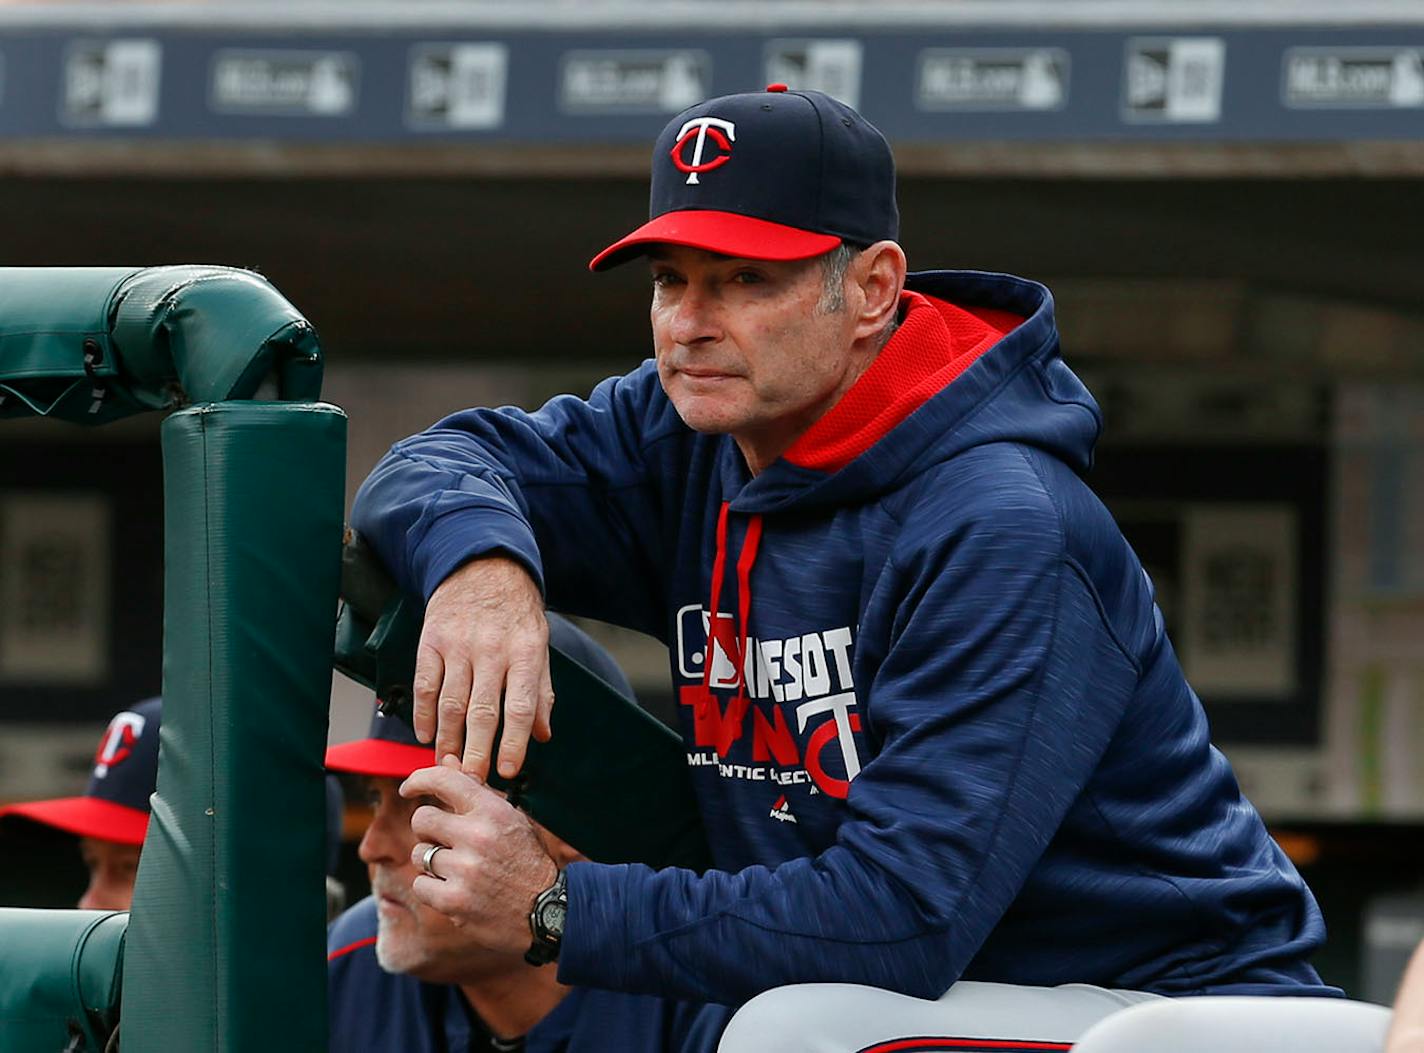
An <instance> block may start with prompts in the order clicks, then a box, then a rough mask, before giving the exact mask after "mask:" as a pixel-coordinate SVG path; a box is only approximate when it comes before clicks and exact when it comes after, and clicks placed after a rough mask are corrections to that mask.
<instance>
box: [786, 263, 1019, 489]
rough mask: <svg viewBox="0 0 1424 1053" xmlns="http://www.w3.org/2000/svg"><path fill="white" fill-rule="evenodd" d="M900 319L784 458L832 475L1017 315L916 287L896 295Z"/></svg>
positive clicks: (972, 357) (1013, 322)
mask: <svg viewBox="0 0 1424 1053" xmlns="http://www.w3.org/2000/svg"><path fill="white" fill-rule="evenodd" d="M900 303H901V309H902V311H903V312H904V321H902V322H901V323H900V327H899V328H898V329H897V330H895V335H894V336H892V337H891V338H890V342H889V343H888V344H886V345H885V347H884V348H883V349H882V350H881V352H880V354H878V355H877V356H876V357H875V361H874V362H872V363H871V364H870V368H869V369H867V370H866V371H865V372H864V373H863V374H862V375H861V377H860V379H858V380H857V381H856V382H855V383H854V384H853V385H852V386H851V389H850V390H849V391H847V392H846V393H845V395H843V396H842V397H841V400H840V401H839V402H837V403H836V404H835V405H834V406H832V407H831V409H830V410H829V412H827V413H826V414H825V416H823V417H822V418H821V419H820V420H818V421H816V423H814V424H812V425H811V427H810V428H808V429H807V430H806V431H805V433H803V434H802V435H801V437H800V438H798V439H797V440H796V441H795V442H794V443H792V444H791V446H790V448H789V449H787V451H786V452H785V453H784V454H783V455H782V456H783V457H785V459H786V460H787V461H789V462H791V463H792V464H794V465H797V466H799V467H801V468H812V469H815V470H816V471H821V472H837V471H840V469H842V468H844V467H845V466H846V465H848V464H850V462H851V461H853V460H855V459H856V458H857V457H859V456H860V455H861V454H862V453H864V452H865V451H866V450H868V449H870V447H872V446H874V445H875V444H876V443H877V442H879V441H880V440H881V439H882V438H884V437H885V436H886V435H887V434H889V432H890V431H891V430H892V429H893V428H894V427H895V426H896V425H897V424H899V423H900V422H901V421H903V420H904V419H905V418H906V417H908V416H909V415H910V414H911V413H913V412H915V410H917V409H919V408H920V407H921V406H923V405H924V404H925V403H926V402H927V401H929V400H930V399H931V398H933V397H934V396H935V395H937V394H938V393H939V392H940V391H942V390H943V389H944V388H946V387H948V386H949V385H950V384H951V383H953V382H954V381H955V379H957V378H958V377H959V375H960V374H961V373H963V372H964V371H965V370H966V369H968V368H969V367H970V366H971V365H973V364H974V361H975V360H976V359H977V358H978V357H979V356H980V355H982V354H983V353H984V352H985V351H987V350H989V348H991V347H993V346H994V345H995V344H997V343H998V342H999V341H1000V340H1002V339H1003V338H1004V336H1005V335H1007V334H1008V333H1009V332H1010V331H1012V330H1013V329H1015V328H1017V327H1018V326H1020V325H1022V324H1023V322H1024V319H1023V318H1022V317H1021V316H1020V315H1016V314H1012V313H1010V312H1008V311H997V310H993V309H992V308H987V307H959V306H956V305H955V304H952V303H948V302H946V301H944V300H936V299H933V298H931V297H928V296H925V295H923V294H921V293H916V292H908V291H907V292H905V293H903V294H902V295H901V299H900Z"/></svg>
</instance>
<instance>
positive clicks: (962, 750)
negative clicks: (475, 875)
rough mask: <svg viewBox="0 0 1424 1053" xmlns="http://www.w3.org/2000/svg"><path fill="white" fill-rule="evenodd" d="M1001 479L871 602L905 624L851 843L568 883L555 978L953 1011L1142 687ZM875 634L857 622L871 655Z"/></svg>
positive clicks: (1055, 545) (1077, 580)
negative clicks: (938, 1002)
mask: <svg viewBox="0 0 1424 1053" xmlns="http://www.w3.org/2000/svg"><path fill="white" fill-rule="evenodd" d="M1021 467H1022V466H1021ZM1002 483H1003V481H1002V480H997V481H996V482H994V483H991V484H990V486H991V487H992V491H993V492H992V493H987V494H986V495H984V496H985V498H986V499H985V500H983V501H980V502H976V503H977V504H978V505H979V506H980V507H979V509H978V510H977V511H975V510H974V509H970V510H967V511H966V510H965V509H964V508H963V507H962V505H961V506H960V507H959V508H958V509H957V510H956V515H955V516H953V517H948V516H943V515H940V514H939V513H936V516H934V517H921V521H926V520H927V521H929V522H933V521H934V519H935V518H938V519H939V522H940V523H946V522H952V523H953V525H951V526H948V527H944V526H939V527H935V528H934V529H937V530H940V531H947V532H946V533H942V534H941V535H940V536H938V537H934V538H931V539H929V540H927V541H922V542H919V543H915V542H911V543H909V544H906V545H902V546H901V548H900V550H899V556H898V558H896V559H894V560H892V563H893V564H894V565H893V566H892V567H891V569H889V570H888V571H887V574H888V575H890V578H891V580H890V582H889V584H888V585H886V587H887V588H888V589H889V593H888V594H887V595H886V596H884V597H882V598H881V599H882V600H883V601H884V602H878V601H877V602H872V607H873V608H878V609H881V610H888V611H893V612H895V613H893V614H892V615H889V616H887V617H888V618H889V619H890V620H891V621H892V622H893V624H892V625H890V627H889V631H888V632H886V633H884V634H883V635H881V636H880V637H879V639H880V640H881V641H882V642H881V643H879V647H880V648H882V649H883V653H882V654H878V655H867V654H862V653H858V654H857V668H861V667H862V662H864V663H865V667H866V668H870V669H873V670H875V675H874V679H873V682H872V683H871V686H870V689H869V692H868V697H867V696H863V697H862V698H861V705H862V706H864V707H866V708H865V711H866V712H867V714H868V716H869V720H870V725H871V726H870V731H871V734H872V736H873V737H874V738H875V739H878V740H879V741H880V750H879V752H878V753H877V754H876V755H875V757H874V758H873V759H872V760H870V761H869V762H868V763H866V764H865V765H864V767H863V769H862V771H861V773H860V775H859V776H858V777H857V778H856V779H855V780H854V781H853V782H852V783H851V786H850V792H849V796H848V798H847V800H846V805H847V809H848V814H847V818H846V820H845V821H844V822H843V823H842V824H841V826H840V827H839V829H838V831H837V835H836V841H835V843H834V844H833V845H832V846H831V847H830V848H829V849H827V850H826V851H824V852H822V853H821V854H820V855H819V856H817V857H815V858H804V859H793V860H790V861H788V862H785V863H783V864H781V865H780V866H777V867H775V868H767V867H761V866H754V867H750V868H748V869H746V870H743V871H741V872H739V873H726V872H717V871H713V872H709V873H707V874H704V875H701V876H699V875H696V874H693V873H690V872H688V871H686V870H676V869H670V870H664V871H660V872H654V871H652V870H649V869H647V868H645V867H641V866H603V865H597V864H588V863H580V864H575V865H573V866H571V867H570V868H569V915H568V917H569V923H568V930H567V932H566V934H565V938H564V948H563V952H562V954H561V964H560V971H559V978H560V980H561V981H563V982H565V983H574V984H589V985H595V986H607V987H614V988H616V989H622V990H629V991H647V992H656V993H659V994H663V995H668V996H674V997H688V998H694V997H695V998H702V999H705V1000H708V1001H713V1002H725V1003H731V1004H736V1003H740V1002H742V1001H745V1000H746V999H748V998H750V997H752V996H753V995H755V994H757V993H758V992H760V991H763V990H766V989H768V988H771V987H774V986H779V985H782V984H790V983H806V982H847V983H859V984H869V985H872V986H877V987H883V988H889V989H891V990H896V991H900V992H903V993H906V994H910V995H914V996H917V997H922V998H937V997H939V996H940V995H941V994H943V992H944V991H945V990H946V989H947V988H948V987H949V986H950V985H951V984H952V983H953V982H954V981H955V980H957V979H958V978H959V977H960V975H961V973H962V972H963V971H964V969H965V968H966V966H967V965H968V964H969V962H970V961H971V960H972V959H973V957H974V956H975V954H976V952H977V951H978V949H979V947H980V946H981V944H983V942H984V941H985V939H986V938H987V936H988V934H989V933H990V931H991V930H992V929H993V928H994V926H995V925H996V924H997V923H998V922H999V920H1000V919H1001V918H1002V916H1003V915H1004V913H1005V911H1006V910H1008V908H1009V905H1010V904H1011V903H1012V902H1013V900H1014V898H1015V897H1016V895H1017V894H1018V892H1019V890H1020V888H1021V887H1022V885H1023V883H1024V881H1025V879H1026V877H1027V875H1028V873H1029V871H1030V870H1031V869H1032V868H1033V867H1034V865H1035V863H1036V862H1037V860H1038V859H1039V857H1040V856H1041V854H1042V853H1043V851H1044V849H1045V848H1046V846H1047V845H1048V843H1049V841H1050V840H1051V839H1052V838H1053V836H1054V834H1055V832H1056V830H1057V829H1058V827H1059V825H1060V824H1061V822H1062V820H1063V817H1064V816H1065V814H1066V813H1067V811H1068V809H1069V807H1070V806H1071V805H1072V803H1073V802H1074V800H1075V799H1076V798H1077V797H1078V796H1079V794H1080V793H1081V791H1082V789H1083V787H1084V786H1085V785H1086V783H1087V781H1088V779H1089V778H1090V777H1091V775H1092V773H1093V771H1094V769H1095V767H1096V765H1097V763H1098V760H1099V758H1100V757H1101V755H1102V753H1103V752H1104V750H1105V748H1106V745H1107V743H1108V741H1109V739H1110V738H1111V736H1112V734H1113V731H1114V729H1115V727H1116V725H1117V722H1118V719H1119V715H1120V713H1121V710H1122V707H1123V705H1124V704H1125V699H1126V698H1128V697H1129V696H1130V693H1131V690H1132V685H1133V684H1134V682H1135V680H1136V675H1137V674H1136V669H1135V666H1134V663H1133V662H1132V661H1131V660H1130V659H1129V658H1128V657H1127V656H1126V654H1125V652H1124V650H1123V649H1122V648H1121V647H1120V646H1119V645H1118V643H1117V641H1116V639H1115V637H1114V635H1113V633H1112V632H1111V631H1110V629H1109V627H1108V626H1107V624H1106V623H1105V621H1104V619H1103V617H1102V615H1101V613H1100V608H1099V605H1098V604H1097V602H1096V600H1095V594H1094V592H1093V590H1092V589H1091V588H1089V586H1088V584H1087V582H1086V580H1085V578H1084V577H1083V576H1082V575H1081V574H1080V573H1079V572H1078V570H1077V568H1076V567H1075V566H1074V565H1073V563H1072V561H1071V560H1069V559H1067V558H1066V557H1065V555H1064V546H1063V541H1062V537H1063V534H1062V530H1061V528H1060V525H1059V521H1058V518H1057V514H1056V511H1055V509H1054V506H1053V503H1052V501H1051V500H1050V499H1049V497H1048V496H1047V495H1046V494H1044V493H1043V491H1042V490H1041V489H1040V490H1037V491H1036V492H1030V493H1028V494H1025V493H1024V492H1023V490H1022V489H1018V490H1015V489H1013V488H1006V487H1004V486H1003V485H1002ZM963 498H964V494H963V491H958V492H955V493H954V494H953V499H954V500H955V501H961V500H963ZM912 529H913V524H908V525H907V527H906V530H907V532H908V531H911V530H912ZM871 636H872V634H871V633H870V632H868V631H867V626H866V625H865V624H862V626H861V636H860V639H859V641H858V643H857V647H858V648H862V647H865V648H873V647H875V646H876V643H875V641H874V640H873V639H871Z"/></svg>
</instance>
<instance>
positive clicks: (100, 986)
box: [0, 907, 129, 1053]
mask: <svg viewBox="0 0 1424 1053" xmlns="http://www.w3.org/2000/svg"><path fill="white" fill-rule="evenodd" d="M128 920H129V916H128V915H127V914H126V913H122V912H116V911H102V910H26V909H21V908H13V907H11V908H4V907H0V1050H3V1051H4V1053H58V1051H59V1050H61V1049H66V1048H72V1049H75V1050H81V1049H82V1050H86V1051H89V1053H96V1051H102V1050H103V1049H104V1047H105V1045H106V1043H107V1041H108V1039H109V1036H110V1034H111V1033H112V1032H113V1030H114V1027H115V1025H116V1024H117V1023H118V1019H119V996H120V990H121V987H122V978H123V962H124V934H125V931H126V930H127V928H128ZM76 1033H77V1034H78V1035H80V1036H82V1041H83V1043H84V1044H83V1045H75V1046H72V1047H67V1046H66V1043H67V1042H69V1041H70V1040H71V1038H72V1037H73V1036H74V1035H75V1034H76Z"/></svg>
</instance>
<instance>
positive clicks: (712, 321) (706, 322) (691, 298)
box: [669, 282, 722, 347]
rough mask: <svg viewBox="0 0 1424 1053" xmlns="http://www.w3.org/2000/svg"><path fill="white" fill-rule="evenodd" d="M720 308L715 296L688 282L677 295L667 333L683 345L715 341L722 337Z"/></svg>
mask: <svg viewBox="0 0 1424 1053" xmlns="http://www.w3.org/2000/svg"><path fill="white" fill-rule="evenodd" d="M720 317H721V314H720V310H719V308H718V305H717V302H716V297H715V296H714V295H713V294H712V293H711V292H710V291H709V290H707V289H704V288H701V287H699V286H698V285H697V284H696V283H694V282H688V284H687V286H686V288H684V289H683V292H682V295H681V296H679V297H678V300H677V308H676V310H675V311H674V312H673V316H672V324H671V327H670V330H669V335H670V336H671V337H672V338H673V340H674V341H676V342H677V343H679V344H681V345H682V346H684V347H691V346H692V345H694V344H702V343H709V342H715V341H717V340H720V339H721V337H722V328H721V322H720Z"/></svg>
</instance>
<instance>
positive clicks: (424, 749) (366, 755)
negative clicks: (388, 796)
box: [326, 739, 435, 779]
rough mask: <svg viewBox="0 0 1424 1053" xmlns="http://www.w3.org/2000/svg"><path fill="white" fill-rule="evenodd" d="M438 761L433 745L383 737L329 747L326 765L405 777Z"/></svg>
mask: <svg viewBox="0 0 1424 1053" xmlns="http://www.w3.org/2000/svg"><path fill="white" fill-rule="evenodd" d="M434 763H435V747H434V746H407V745H406V744H405V743H403V742H387V741H385V740H384V739H357V740H356V741H355V742H343V743H342V744H341V745H340V746H332V747H331V748H330V749H328V750H327V751H326V766H327V767H328V768H330V769H331V770H332V771H349V772H352V773H354V774H356V775H369V776H372V777H374V778H377V779H404V778H405V777H406V776H408V775H410V774H411V773H412V772H417V771H419V770H420V769H421V768H429V767H430V766H431V765H433V764H434Z"/></svg>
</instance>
